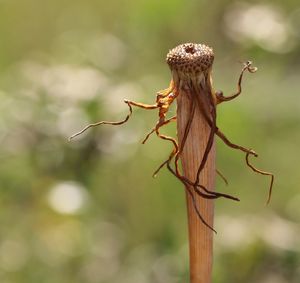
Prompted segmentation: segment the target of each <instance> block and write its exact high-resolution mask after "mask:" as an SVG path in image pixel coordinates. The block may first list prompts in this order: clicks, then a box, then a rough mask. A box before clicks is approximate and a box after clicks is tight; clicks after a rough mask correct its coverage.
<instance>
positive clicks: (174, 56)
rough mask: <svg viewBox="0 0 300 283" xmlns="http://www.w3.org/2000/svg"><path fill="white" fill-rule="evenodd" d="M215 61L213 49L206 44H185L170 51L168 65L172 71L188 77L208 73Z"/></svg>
mask: <svg viewBox="0 0 300 283" xmlns="http://www.w3.org/2000/svg"><path fill="white" fill-rule="evenodd" d="M213 61H214V52H213V50H212V48H210V47H209V46H207V45H204V44H196V43H184V44H181V45H178V46H177V47H175V48H173V49H172V50H170V51H169V53H168V55H167V63H168V65H169V67H170V68H171V70H172V71H177V72H182V73H184V74H186V75H188V74H190V75H192V74H194V75H196V74H198V73H202V72H205V71H207V70H208V69H210V68H211V66H212V64H213Z"/></svg>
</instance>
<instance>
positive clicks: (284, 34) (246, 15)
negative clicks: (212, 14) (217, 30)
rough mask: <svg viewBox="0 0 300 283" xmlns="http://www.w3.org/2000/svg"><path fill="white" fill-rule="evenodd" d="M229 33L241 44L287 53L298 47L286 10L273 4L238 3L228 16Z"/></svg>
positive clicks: (225, 19) (228, 11)
mask: <svg viewBox="0 0 300 283" xmlns="http://www.w3.org/2000/svg"><path fill="white" fill-rule="evenodd" d="M224 28H225V33H226V35H227V36H228V37H229V38H230V39H232V40H233V41H236V42H238V43H243V44H245V45H253V44H256V45H258V46H260V47H261V48H263V49H265V50H268V51H271V52H275V53H286V52H289V51H291V49H292V48H293V47H294V39H293V37H292V33H291V28H290V26H289V23H288V21H287V19H286V17H285V16H284V14H283V12H282V11H281V10H280V9H279V8H278V7H275V6H273V5H267V4H254V5H252V4H248V3H245V2H238V3H235V4H233V5H231V6H230V7H229V8H228V9H227V11H226V13H225V15H224Z"/></svg>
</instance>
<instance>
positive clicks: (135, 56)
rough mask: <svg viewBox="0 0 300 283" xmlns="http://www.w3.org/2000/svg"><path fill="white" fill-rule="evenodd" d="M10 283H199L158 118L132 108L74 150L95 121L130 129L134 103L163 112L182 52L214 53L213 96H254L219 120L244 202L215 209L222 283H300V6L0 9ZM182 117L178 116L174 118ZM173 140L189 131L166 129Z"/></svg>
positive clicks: (221, 151)
mask: <svg viewBox="0 0 300 283" xmlns="http://www.w3.org/2000/svg"><path fill="white" fill-rule="evenodd" d="M0 35H1V40H0V101H1V102H0V108H1V112H0V142H1V147H0V160H1V162H0V203H1V209H0V227H1V228H0V282H1V283H15V282H16V283H17V282H26V283H27V282H28V283H35V282H38V283H52V282H55V283H68V282H72V283H77V282H87V283H98V282H99V283H100V282H101V283H102V282H103V283H116V282H122V283H132V282H133V283H135V282H136V283H148V282H149V283H150V282H151V283H176V282H178V283H179V282H188V250H187V223H186V210H185V195H184V190H183V188H182V186H181V184H180V183H179V182H178V181H177V180H176V179H175V178H173V177H172V176H171V175H170V174H169V173H168V172H167V171H166V170H163V171H162V172H161V173H160V175H159V177H158V178H157V179H153V178H152V177H151V175H152V172H153V171H154V170H155V169H156V168H157V166H158V164H160V163H161V162H162V161H163V160H164V158H165V157H166V156H167V154H168V153H169V151H170V145H169V144H168V143H164V142H162V141H161V140H159V139H158V138H156V137H155V136H153V137H151V139H150V140H149V142H148V143H147V144H146V145H141V144H140V141H141V140H142V139H143V137H144V135H145V133H146V132H147V131H148V130H149V129H150V128H151V127H152V126H153V125H154V123H155V122H156V119H157V112H156V111H150V112H147V111H142V110H139V109H135V110H134V115H133V117H132V119H131V120H130V121H129V122H128V123H127V124H126V125H123V126H122V127H110V126H103V127H99V128H96V129H94V130H91V131H88V132H87V133H86V134H84V135H82V136H81V137H79V138H78V139H76V140H74V141H73V142H71V143H69V142H68V141H67V137H68V136H70V135H71V134H73V133H74V132H76V131H78V130H79V129H81V128H82V127H83V126H84V125H86V124H87V123H89V122H95V121H99V120H102V119H107V120H119V119H122V118H123V117H124V116H125V115H126V113H127V107H126V105H125V104H124V103H123V99H124V98H127V99H132V100H136V101H141V102H144V103H153V102H154V100H155V94H156V92H157V91H158V90H160V89H164V88H166V87H167V86H168V84H169V81H170V71H169V69H168V66H167V65H166V63H165V56H166V54H167V52H168V50H169V49H171V48H173V47H175V46H176V45H178V44H180V43H183V42H196V43H206V44H208V45H210V46H212V47H213V48H214V51H215V63H214V74H213V75H214V86H215V88H216V89H222V90H223V91H224V94H225V95H229V94H231V93H233V92H234V91H235V89H236V83H237V78H238V75H239V72H240V69H241V64H240V63H239V61H246V60H252V61H253V62H254V65H255V66H257V67H258V68H259V71H258V72H257V73H256V74H253V75H252V74H246V75H245V80H244V84H243V94H242V96H241V97H239V98H238V99H236V100H235V101H233V102H231V103H226V104H224V105H221V106H219V107H218V115H219V116H218V124H219V127H220V128H221V129H222V130H223V131H224V133H226V135H227V136H228V137H229V138H230V139H231V140H232V141H233V142H236V143H239V144H241V145H244V146H246V147H250V148H254V149H255V150H256V151H257V152H258V153H259V158H258V159H257V160H255V164H256V165H257V166H258V167H259V168H262V169H265V170H270V171H272V172H274V174H275V175H276V180H275V186H274V194H273V198H272V201H271V204H270V205H269V206H265V201H266V198H267V190H268V184H269V178H268V177H264V176H260V175H256V174H254V173H253V172H251V171H250V170H249V168H247V167H246V165H245V163H244V155H243V154H242V153H240V152H237V151H234V150H231V149H230V148H228V147H226V146H225V145H224V144H222V143H220V142H219V141H218V144H217V145H218V157H217V159H218V168H219V169H220V170H221V171H222V172H223V173H224V174H225V175H226V177H227V178H228V180H229V186H228V187H226V186H225V185H224V184H223V183H222V181H221V180H219V179H218V180H217V190H219V191H224V192H228V193H230V194H233V195H236V196H238V197H240V199H241V202H240V203H234V202H232V201H229V200H224V199H221V200H218V201H216V221H215V222H216V223H215V229H216V230H217V231H218V235H217V236H215V262H214V274H213V278H214V280H213V282H214V283H232V282H243V283H247V282H249V283H250V282H251V283H287V282H289V283H296V282H300V237H299V232H300V225H299V221H300V193H299V184H300V179H299V167H300V164H299V163H300V161H299V140H300V123H299V122H300V118H299V117H300V116H299V112H300V99H299V86H300V83H299V76H300V56H299V51H300V44H299V43H300V5H299V1H298V0H286V1H279V0H277V1H248V2H247V1H243V2H234V1H230V0H227V1H226V0H224V1H208V0H207V1H195V0H194V1H193V0H191V1H180V0H163V1H161V0H160V1H158V0H152V1H150V0H139V1H137V0H127V1H121V0H120V1H117V0H111V1H96V0H91V1H84V0H78V1H69V0H60V1H58V0H52V1H37V0H23V1H16V0H1V1H0ZM171 112H172V113H174V112H175V109H173V110H172V111H171ZM165 132H166V133H169V134H171V135H174V134H175V125H172V126H170V127H169V129H165Z"/></svg>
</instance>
